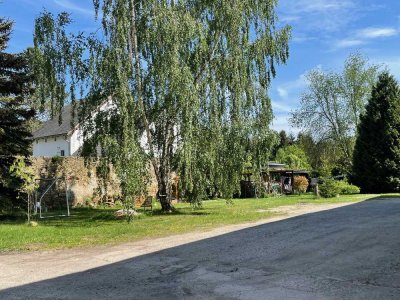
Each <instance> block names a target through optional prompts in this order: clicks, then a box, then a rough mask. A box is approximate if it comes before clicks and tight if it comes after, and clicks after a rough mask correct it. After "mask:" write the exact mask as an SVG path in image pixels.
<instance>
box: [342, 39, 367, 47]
mask: <svg viewBox="0 0 400 300" xmlns="http://www.w3.org/2000/svg"><path fill="white" fill-rule="evenodd" d="M363 44H365V41H362V40H358V39H354V40H353V39H344V40H339V41H337V42H336V44H335V49H339V48H348V47H354V46H359V45H363Z"/></svg>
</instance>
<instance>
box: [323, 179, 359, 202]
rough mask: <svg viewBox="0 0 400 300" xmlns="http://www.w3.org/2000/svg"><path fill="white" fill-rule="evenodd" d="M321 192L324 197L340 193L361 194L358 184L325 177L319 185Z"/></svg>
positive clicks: (331, 196)
mask: <svg viewBox="0 0 400 300" xmlns="http://www.w3.org/2000/svg"><path fill="white" fill-rule="evenodd" d="M319 193H320V195H321V196H322V197H324V198H333V197H336V196H338V195H351V194H359V193H360V188H359V187H358V186H355V185H352V184H349V183H348V182H347V181H336V180H333V179H325V180H324V182H323V183H322V184H321V185H320V186H319Z"/></svg>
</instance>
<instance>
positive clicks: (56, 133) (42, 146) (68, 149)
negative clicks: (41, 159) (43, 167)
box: [32, 105, 83, 156]
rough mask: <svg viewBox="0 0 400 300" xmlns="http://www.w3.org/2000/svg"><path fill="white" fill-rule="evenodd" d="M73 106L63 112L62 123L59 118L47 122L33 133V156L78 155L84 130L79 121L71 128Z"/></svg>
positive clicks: (66, 107) (65, 108)
mask: <svg viewBox="0 0 400 300" xmlns="http://www.w3.org/2000/svg"><path fill="white" fill-rule="evenodd" d="M71 109H72V106H71V105H68V106H65V107H64V108H63V109H62V111H61V117H62V123H61V124H59V123H58V116H56V117H55V118H53V119H51V120H49V121H47V122H45V123H44V124H43V125H42V127H41V128H39V129H38V130H37V131H35V132H34V133H33V144H32V145H33V156H73V155H78V154H79V150H80V149H81V147H82V145H83V136H82V130H81V129H80V126H79V123H78V121H77V120H74V123H73V127H72V128H71V117H72V116H71Z"/></svg>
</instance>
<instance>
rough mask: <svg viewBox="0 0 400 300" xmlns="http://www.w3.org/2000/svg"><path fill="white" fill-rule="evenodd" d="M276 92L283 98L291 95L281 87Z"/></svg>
mask: <svg viewBox="0 0 400 300" xmlns="http://www.w3.org/2000/svg"><path fill="white" fill-rule="evenodd" d="M276 90H277V91H278V94H279V97H281V98H287V96H288V95H289V92H288V91H287V90H286V89H285V88H283V87H280V86H279V87H278V88H277V89H276Z"/></svg>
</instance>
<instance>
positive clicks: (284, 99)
mask: <svg viewBox="0 0 400 300" xmlns="http://www.w3.org/2000/svg"><path fill="white" fill-rule="evenodd" d="M44 8H46V9H47V10H48V11H51V12H53V13H57V12H60V11H68V12H70V13H72V18H73V19H74V21H75V22H74V24H73V27H72V29H76V30H80V31H87V32H90V31H93V30H94V29H96V28H97V26H96V25H95V24H94V23H93V10H92V0H0V16H4V17H9V18H11V19H13V20H14V21H15V27H14V33H13V36H12V39H11V41H10V43H9V48H8V51H10V52H19V51H22V50H23V49H25V48H26V47H28V46H31V45H32V33H33V23H34V18H35V17H36V16H37V15H38V14H39V13H40V12H41V11H42V10H43V9H44ZM278 16H279V19H280V22H281V23H282V24H290V25H292V26H293V38H292V41H291V43H290V58H289V61H288V63H287V64H286V65H283V66H280V67H278V72H277V77H276V79H275V80H274V81H273V83H272V86H271V91H270V95H271V99H272V105H273V109H274V114H275V120H274V123H273V128H274V129H276V130H281V129H285V130H287V131H292V132H294V133H296V132H297V131H298V130H297V129H296V128H291V127H290V125H289V124H288V117H289V113H290V111H291V110H293V109H295V108H296V107H297V105H298V103H299V99H300V96H301V93H302V92H303V91H304V90H305V88H306V87H307V83H306V81H305V74H307V72H308V71H310V70H311V69H313V68H317V67H320V68H323V69H325V70H333V71H335V70H337V71H338V70H340V69H341V68H342V66H343V62H344V60H345V59H346V57H347V56H348V55H349V54H350V53H354V52H356V51H357V52H360V53H362V54H364V55H366V56H367V57H368V58H369V59H370V61H371V62H373V63H378V64H383V65H385V66H386V67H387V68H388V69H389V70H390V71H391V72H392V73H393V74H394V75H395V76H396V77H397V78H398V79H400V50H399V49H400V0H381V1H377V0H280V1H279V7H278Z"/></svg>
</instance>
